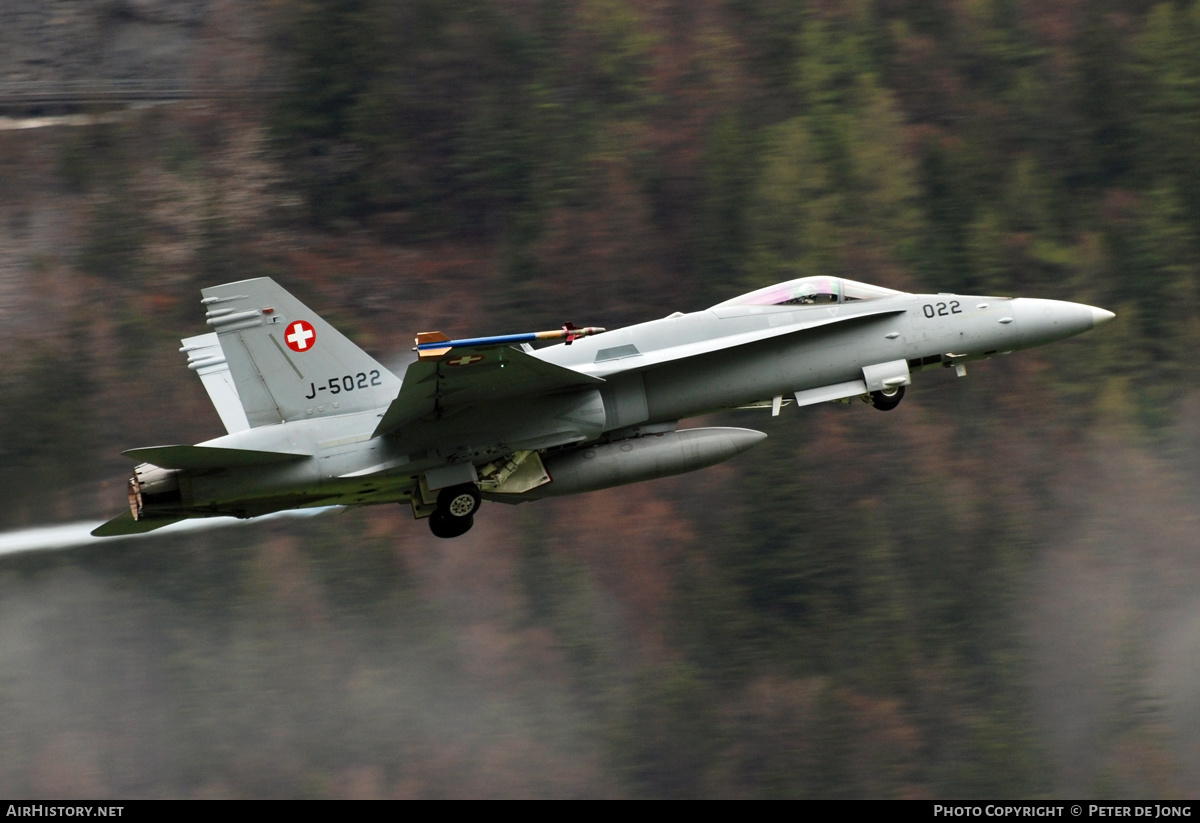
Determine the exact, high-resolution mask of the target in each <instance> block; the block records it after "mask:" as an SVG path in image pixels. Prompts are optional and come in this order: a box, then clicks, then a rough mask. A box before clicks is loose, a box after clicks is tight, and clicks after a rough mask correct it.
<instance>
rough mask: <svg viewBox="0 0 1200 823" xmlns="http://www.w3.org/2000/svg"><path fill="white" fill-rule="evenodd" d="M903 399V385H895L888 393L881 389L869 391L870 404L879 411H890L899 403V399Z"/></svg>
mask: <svg viewBox="0 0 1200 823" xmlns="http://www.w3.org/2000/svg"><path fill="white" fill-rule="evenodd" d="M903 399H904V387H903V386H897V387H896V390H895V391H894V392H892V393H891V394H890V395H888V394H884V393H883V392H881V391H873V392H871V405H872V406H874V407H875V408H877V409H879V410H880V411H891V410H892V409H894V408H896V407H897V406H899V405H900V401H901V400H903Z"/></svg>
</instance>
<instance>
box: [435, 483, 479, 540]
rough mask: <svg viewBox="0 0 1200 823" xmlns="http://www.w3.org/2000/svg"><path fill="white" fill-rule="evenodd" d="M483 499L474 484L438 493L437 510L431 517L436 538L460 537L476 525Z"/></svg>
mask: <svg viewBox="0 0 1200 823" xmlns="http://www.w3.org/2000/svg"><path fill="white" fill-rule="evenodd" d="M482 502H483V498H482V497H481V496H480V494H479V487H477V486H476V485H475V484H474V483H464V484H462V485H461V486H450V487H449V488H445V489H442V490H441V491H440V492H438V499H437V509H435V510H434V512H433V514H431V515H429V530H430V531H431V532H433V536H434V537H458V536H459V535H463V534H466V533H467V532H468V531H470V529H471V526H473V525H475V512H476V511H478V510H479V504H480V503H482Z"/></svg>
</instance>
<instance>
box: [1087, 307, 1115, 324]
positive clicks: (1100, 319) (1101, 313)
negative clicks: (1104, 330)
mask: <svg viewBox="0 0 1200 823" xmlns="http://www.w3.org/2000/svg"><path fill="white" fill-rule="evenodd" d="M1088 308H1090V309H1091V310H1092V328H1093V329H1094V328H1096V326H1103V325H1104V324H1105V323H1107V322H1108V321H1109V320H1112V319H1113V318H1114V317H1116V315H1115V314H1113V313H1112V312H1110V311H1105V310H1104V309H1098V308H1096V307H1095V306H1089V307H1088Z"/></svg>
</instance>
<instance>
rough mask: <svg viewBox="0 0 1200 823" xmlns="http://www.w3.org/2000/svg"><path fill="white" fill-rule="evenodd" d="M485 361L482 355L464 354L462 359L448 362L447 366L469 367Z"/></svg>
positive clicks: (458, 358) (457, 358)
mask: <svg viewBox="0 0 1200 823" xmlns="http://www.w3.org/2000/svg"><path fill="white" fill-rule="evenodd" d="M482 359H483V355H482V354H464V355H462V356H461V357H456V358H454V359H453V360H447V361H446V365H447V366H469V365H471V364H472V363H478V362H479V361H480V360H482Z"/></svg>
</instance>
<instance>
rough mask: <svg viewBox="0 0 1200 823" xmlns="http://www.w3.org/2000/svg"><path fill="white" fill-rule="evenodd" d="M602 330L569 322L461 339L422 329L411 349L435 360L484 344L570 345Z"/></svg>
mask: <svg viewBox="0 0 1200 823" xmlns="http://www.w3.org/2000/svg"><path fill="white" fill-rule="evenodd" d="M602 331H604V329H603V328H601V327H600V326H586V327H584V328H579V327H577V326H575V325H573V324H571V323H567V324H565V325H564V326H563V327H562V328H561V329H551V330H550V331H532V332H526V333H524V334H500V335H495V336H492V337H469V338H465V339H462V340H451V339H450V338H448V337H446V335H444V334H442V333H441V332H440V331H423V332H421V333H420V334H418V335H417V339H416V341H415V342H416V345H415V346H414V347H413V351H415V352H416V353H417V357H418V358H420V359H421V360H436V359H437V358H439V357H441V356H442V355H444V354H446V353H447V352H449V351H451V350H452V349H459V348H468V347H469V348H482V347H485V346H511V345H513V344H515V343H532V342H533V341H535V340H566V342H567V345H568V346H569V345H571V344H572V343H573V342H575V340H577V339H578V338H580V337H590V336H591V335H593V334H600V333H601V332H602Z"/></svg>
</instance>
